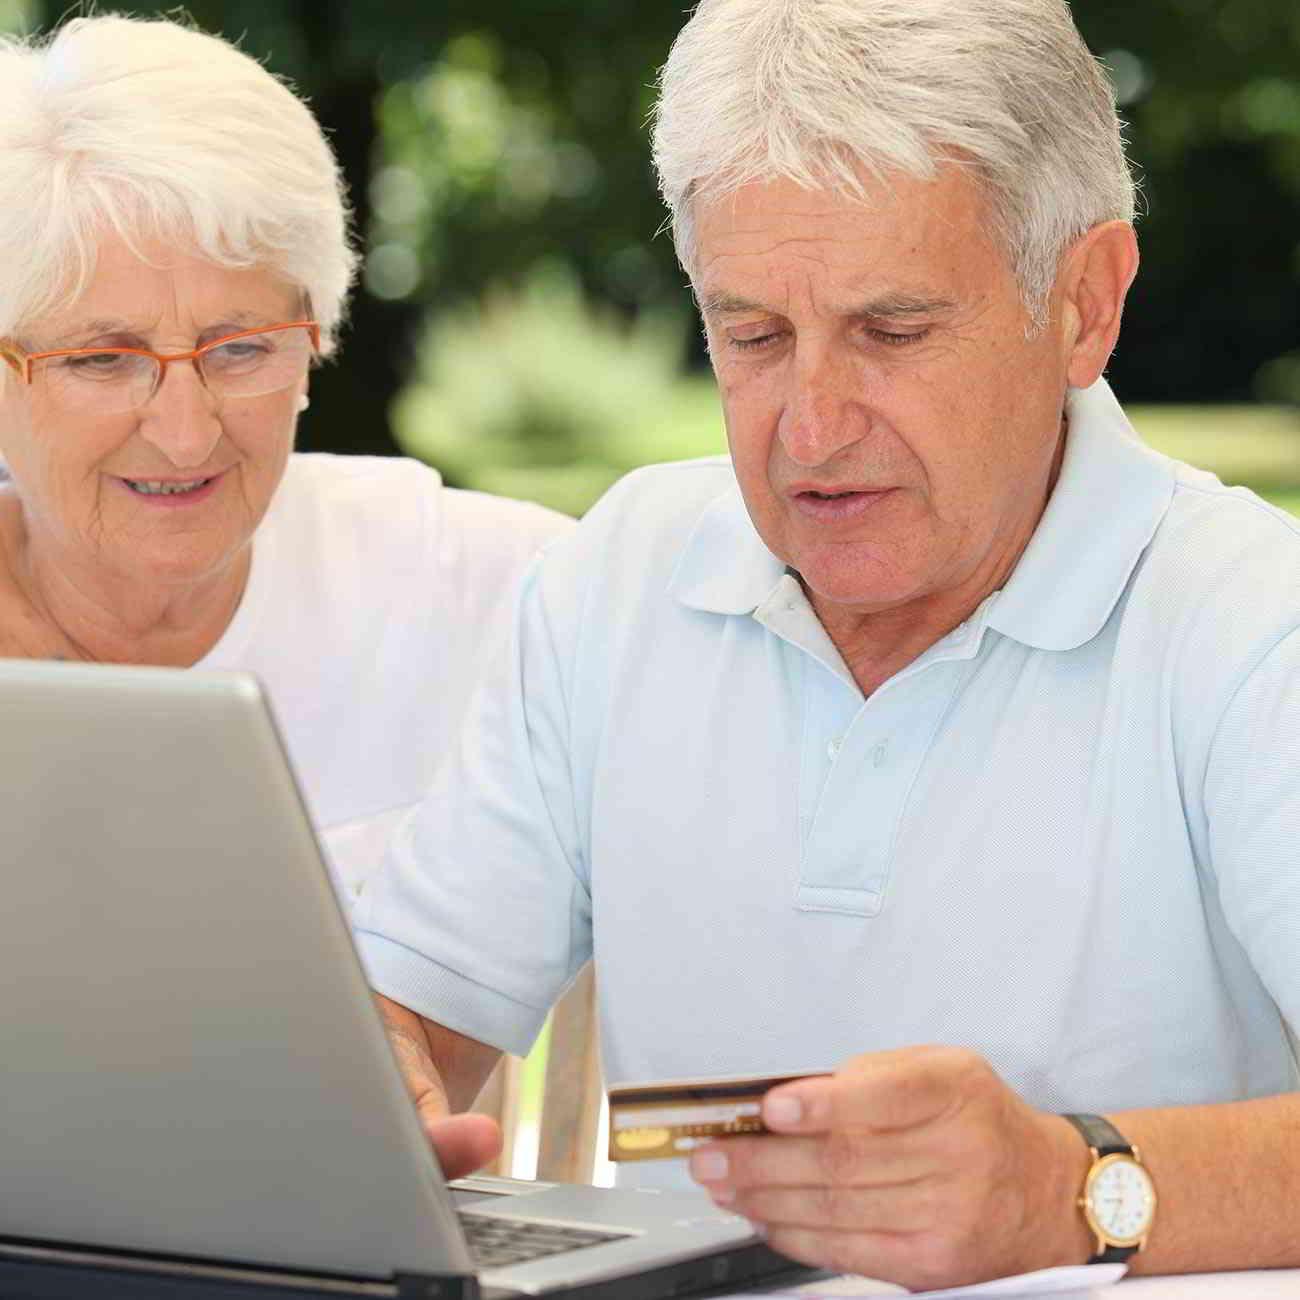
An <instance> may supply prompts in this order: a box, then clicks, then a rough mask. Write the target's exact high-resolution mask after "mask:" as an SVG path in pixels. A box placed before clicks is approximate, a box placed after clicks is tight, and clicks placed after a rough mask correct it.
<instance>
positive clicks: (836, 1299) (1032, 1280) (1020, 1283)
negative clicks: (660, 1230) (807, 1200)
mask: <svg viewBox="0 0 1300 1300" xmlns="http://www.w3.org/2000/svg"><path fill="white" fill-rule="evenodd" d="M1127 1271H1128V1267H1127V1265H1124V1264H1078V1265H1075V1266H1073V1267H1070V1268H1043V1269H1039V1270H1038V1271H1037V1272H1035V1273H1018V1274H1016V1276H1015V1277H1000V1278H996V1279H995V1280H994V1281H992V1282H976V1283H974V1284H973V1285H971V1286H957V1287H949V1288H948V1289H946V1290H943V1291H910V1292H909V1291H908V1290H906V1288H904V1287H901V1286H897V1285H895V1284H894V1283H893V1282H880V1281H877V1280H876V1279H875V1278H872V1277H856V1276H854V1275H853V1274H849V1273H845V1274H842V1275H841V1276H840V1277H828V1278H824V1279H822V1280H821V1281H817V1282H804V1283H802V1284H801V1285H799V1286H795V1287H788V1288H780V1289H778V1290H775V1291H765V1292H762V1293H758V1292H750V1293H745V1294H746V1295H748V1296H752V1297H753V1300H771V1297H773V1296H793V1297H797V1300H823V1297H824V1298H825V1300H855V1298H856V1297H859V1296H861V1297H866V1296H886V1295H911V1296H914V1297H915V1298H916V1300H922V1297H924V1300H959V1297H964V1296H971V1297H973V1298H974V1297H987V1300H993V1297H996V1296H1025V1297H1030V1296H1047V1295H1060V1294H1062V1293H1063V1292H1067V1291H1074V1292H1087V1291H1089V1290H1091V1289H1092V1288H1093V1287H1100V1286H1110V1285H1111V1283H1113V1282H1118V1281H1119V1280H1120V1278H1122V1277H1123V1276H1124V1274H1125V1273H1126V1272H1127ZM728 1300H741V1294H740V1293H737V1295H735V1296H732V1297H728Z"/></svg>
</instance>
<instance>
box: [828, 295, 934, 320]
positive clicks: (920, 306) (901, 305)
mask: <svg viewBox="0 0 1300 1300" xmlns="http://www.w3.org/2000/svg"><path fill="white" fill-rule="evenodd" d="M956 306H957V304H956V303H955V302H954V301H953V300H952V299H951V298H927V297H924V296H922V295H920V294H910V293H887V294H882V295H881V296H880V297H879V298H869V299H868V300H867V301H866V302H861V303H859V304H858V305H857V306H856V307H854V308H852V309H851V311H850V313H849V314H850V315H853V316H868V317H878V318H881V319H885V320H896V319H898V318H899V317H905V316H935V315H939V314H941V313H943V312H946V311H952V310H953V309H954V308H955V307H956Z"/></svg>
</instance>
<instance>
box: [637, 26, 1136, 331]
mask: <svg viewBox="0 0 1300 1300" xmlns="http://www.w3.org/2000/svg"><path fill="white" fill-rule="evenodd" d="M654 158H655V166H656V168H657V169H658V173H659V183H660V189H661V192H662V193H663V196H664V201H665V202H666V203H667V205H668V207H669V209H670V212H671V220H672V227H673V237H674V240H675V242H676V245H677V252H678V256H679V257H680V258H681V261H682V265H683V266H684V267H685V268H686V270H687V272H688V274H689V273H690V272H691V270H692V264H693V258H694V247H693V234H692V221H691V217H692V205H693V203H694V201H695V200H696V199H708V200H714V199H717V198H721V197H724V196H725V195H727V194H728V193H731V192H733V191H735V190H736V189H739V188H740V187H741V186H742V185H745V184H747V183H749V182H751V181H760V180H772V179H775V178H778V177H784V178H787V179H790V180H793V181H795V182H797V183H798V184H800V185H803V186H806V187H808V188H813V189H831V190H834V191H837V192H840V193H844V194H848V195H853V196H855V197H858V198H863V199H865V198H867V197H869V194H868V187H867V185H866V184H865V183H864V175H863V173H864V172H865V174H866V177H867V178H870V179H876V180H879V179H887V177H888V174H889V173H890V172H891V171H894V172H902V173H904V174H906V175H909V176H913V177H917V178H921V179H931V178H933V177H934V176H935V175H936V173H937V169H938V168H939V167H940V166H942V165H943V164H945V163H955V164H957V165H962V166H969V167H973V168H974V169H975V171H976V174H977V175H978V177H979V180H980V183H981V184H982V187H983V190H984V193H985V196H986V198H987V201H988V204H989V212H990V220H991V222H992V225H993V228H994V230H993V233H994V235H995V237H996V238H997V240H998V241H999V242H1000V243H1001V245H1002V247H1003V248H1004V249H1005V252H1006V254H1007V257H1008V259H1009V262H1010V265H1011V266H1012V268H1013V269H1014V270H1015V272H1016V275H1017V277H1018V278H1019V281H1020V285H1021V289H1022V293H1023V296H1024V300H1025V305H1026V307H1027V309H1028V310H1029V312H1030V314H1031V316H1032V318H1033V320H1034V322H1035V324H1036V325H1042V324H1043V323H1044V322H1045V319H1046V310H1047V302H1048V298H1049V296H1050V293H1051V289H1052V286H1053V284H1054V283H1055V279H1056V272H1057V268H1058V266H1059V262H1060V257H1061V254H1062V253H1063V252H1064V251H1065V249H1066V248H1067V247H1069V245H1070V244H1072V243H1073V242H1074V241H1075V240H1076V239H1077V238H1078V237H1079V236H1080V235H1082V234H1083V233H1084V231H1086V230H1088V229H1089V228H1091V227H1092V226H1094V225H1096V224H1098V223H1099V222H1102V221H1107V220H1112V219H1119V220H1123V221H1131V220H1132V219H1133V214H1134V185H1133V179H1132V176H1131V175H1130V172H1129V168H1128V163H1127V161H1126V159H1125V156H1124V145H1123V140H1122V138H1121V125H1120V121H1119V117H1118V115H1117V113H1116V110H1115V99H1114V95H1113V92H1112V90H1111V87H1110V83H1109V81H1108V79H1107V77H1106V74H1105V70H1104V69H1103V68H1102V67H1101V65H1100V64H1099V63H1098V62H1097V60H1096V59H1094V58H1093V56H1092V55H1091V54H1090V53H1089V52H1088V49H1087V47H1086V46H1085V45H1084V43H1083V40H1082V38H1081V37H1080V35H1079V33H1078V31H1077V29H1076V28H1075V26H1074V22H1073V19H1072V18H1071V15H1070V10H1069V6H1068V5H1067V4H1066V3H1065V0H702V2H701V3H700V5H699V7H698V8H697V9H696V10H695V13H694V15H693V16H692V17H691V19H690V21H689V22H687V24H686V26H685V27H684V28H683V29H682V31H681V33H680V34H679V35H678V37H677V40H676V42H675V43H674V45H673V48H672V51H671V53H670V54H669V56H668V62H667V64H666V65H665V66H664V69H663V72H662V74H661V77H660V95H659V101H658V104H657V106H656V110H655V126H654Z"/></svg>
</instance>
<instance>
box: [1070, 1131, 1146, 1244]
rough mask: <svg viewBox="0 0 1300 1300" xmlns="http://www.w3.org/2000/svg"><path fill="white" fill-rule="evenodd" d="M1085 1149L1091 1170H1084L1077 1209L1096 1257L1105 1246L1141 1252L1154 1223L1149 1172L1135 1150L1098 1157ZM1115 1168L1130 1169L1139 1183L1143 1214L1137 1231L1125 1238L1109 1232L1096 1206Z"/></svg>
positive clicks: (1093, 1152)
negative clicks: (1092, 1240)
mask: <svg viewBox="0 0 1300 1300" xmlns="http://www.w3.org/2000/svg"><path fill="white" fill-rule="evenodd" d="M1089 1149H1090V1150H1091V1151H1092V1167H1091V1168H1090V1169H1089V1170H1088V1176H1087V1178H1085V1179H1084V1183H1083V1194H1082V1195H1081V1196H1080V1197H1079V1208H1080V1209H1081V1210H1082V1211H1083V1217H1084V1219H1085V1220H1087V1223H1088V1227H1089V1229H1090V1230H1091V1231H1092V1234H1093V1236H1095V1237H1096V1238H1097V1250H1098V1254H1100V1253H1101V1252H1102V1251H1104V1250H1105V1249H1106V1248H1107V1247H1108V1246H1132V1247H1135V1248H1136V1249H1138V1250H1142V1249H1143V1248H1144V1247H1145V1246H1146V1244H1147V1237H1148V1236H1149V1235H1150V1232H1151V1225H1152V1223H1153V1222H1154V1220H1155V1213H1156V1188H1155V1183H1154V1182H1152V1180H1151V1175H1150V1173H1148V1172H1147V1169H1146V1166H1145V1165H1143V1163H1142V1157H1141V1155H1140V1154H1139V1152H1138V1149H1137V1147H1134V1148H1133V1154H1132V1155H1131V1156H1129V1155H1125V1154H1123V1153H1122V1152H1113V1153H1112V1154H1110V1155H1108V1156H1098V1154H1097V1149H1096V1148H1095V1147H1092V1148H1089ZM1116 1166H1128V1167H1129V1168H1131V1169H1132V1170H1133V1171H1134V1172H1135V1173H1136V1174H1137V1176H1138V1180H1139V1182H1140V1183H1141V1184H1142V1190H1141V1192H1140V1197H1141V1201H1142V1208H1143V1209H1144V1211H1145V1212H1144V1213H1143V1214H1142V1217H1141V1223H1140V1225H1139V1226H1138V1227H1137V1231H1136V1232H1133V1233H1131V1234H1129V1235H1127V1236H1119V1235H1117V1234H1116V1233H1115V1231H1114V1230H1113V1224H1107V1223H1105V1222H1103V1216H1104V1214H1105V1211H1104V1210H1103V1208H1102V1206H1101V1204H1100V1200H1101V1195H1102V1193H1103V1191H1104V1190H1105V1189H1106V1185H1107V1184H1108V1183H1111V1182H1113V1180H1114V1177H1115V1171H1116Z"/></svg>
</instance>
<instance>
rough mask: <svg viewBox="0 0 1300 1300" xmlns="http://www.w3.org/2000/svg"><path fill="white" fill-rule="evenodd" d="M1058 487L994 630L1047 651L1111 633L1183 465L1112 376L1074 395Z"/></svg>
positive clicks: (993, 604)
mask: <svg viewBox="0 0 1300 1300" xmlns="http://www.w3.org/2000/svg"><path fill="white" fill-rule="evenodd" d="M1066 412H1067V419H1068V433H1067V435H1066V440H1065V455H1064V457H1063V459H1062V463H1061V472H1060V474H1059V476H1058V477H1057V480H1056V486H1055V488H1054V489H1053V490H1052V495H1051V497H1050V498H1049V499H1048V502H1047V508H1046V509H1045V510H1044V511H1043V517H1042V518H1041V519H1040V520H1039V521H1038V527H1037V528H1036V529H1035V530H1034V535H1033V536H1032V537H1031V538H1030V539H1029V545H1028V546H1027V547H1026V548H1025V553H1024V554H1023V555H1022V556H1021V557H1020V562H1019V563H1018V564H1017V565H1016V567H1015V570H1014V572H1013V573H1012V574H1011V577H1010V578H1009V579H1008V580H1007V583H1006V586H1005V587H1003V589H1002V590H1001V591H1000V592H998V593H997V594H996V595H995V597H994V598H993V599H992V600H991V601H990V602H989V609H988V626H989V627H991V628H993V629H994V630H995V631H997V632H1001V633H1002V634H1003V635H1004V636H1009V637H1012V638H1013V639H1015V640H1017V641H1020V642H1022V643H1023V644H1025V645H1029V646H1033V647H1035V648H1037V649H1040V650H1073V649H1076V648H1077V647H1078V646H1081V645H1083V644H1084V643H1085V642H1088V641H1091V640H1092V638H1093V637H1095V636H1096V635H1097V633H1098V632H1100V631H1101V629H1102V627H1103V626H1104V625H1105V623H1106V620H1107V619H1108V618H1109V617H1110V615H1111V611H1112V610H1113V609H1114V608H1115V603H1116V601H1118V600H1119V598H1120V595H1121V594H1122V592H1123V591H1124V588H1125V587H1126V586H1127V585H1128V581H1129V578H1130V577H1131V576H1132V573H1133V570H1134V568H1135V567H1136V565H1137V562H1138V560H1139V558H1140V557H1141V555H1142V552H1143V551H1144V550H1145V549H1146V546H1147V544H1148V543H1149V542H1150V541H1151V538H1152V537H1153V536H1154V535H1155V531H1156V529H1157V527H1158V526H1159V524H1160V521H1161V520H1162V519H1163V518H1164V516H1165V512H1166V511H1167V510H1168V509H1169V503H1170V501H1171V500H1172V498H1173V492H1174V466H1173V463H1172V462H1171V461H1170V460H1168V459H1167V458H1166V457H1164V456H1161V455H1160V454H1159V453H1158V452H1155V451H1152V450H1151V448H1149V447H1147V446H1146V445H1145V444H1144V443H1143V442H1142V441H1141V440H1140V439H1139V438H1138V436H1137V434H1136V433H1135V432H1134V430H1133V426H1132V425H1131V424H1130V423H1129V422H1128V419H1127V417H1126V416H1125V415H1124V412H1123V410H1122V409H1121V408H1120V405H1119V403H1118V402H1117V401H1116V400H1115V395H1114V393H1112V392H1111V390H1110V386H1109V385H1108V384H1107V383H1106V382H1105V381H1104V380H1098V381H1097V383H1095V384H1093V386H1092V387H1091V388H1087V389H1082V390H1080V389H1073V390H1071V392H1070V395H1069V399H1068V402H1067V405H1066Z"/></svg>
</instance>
